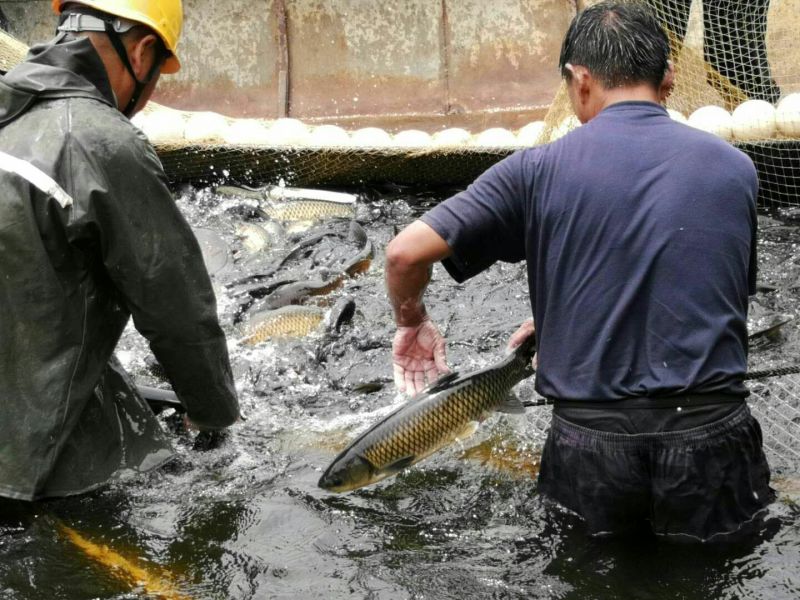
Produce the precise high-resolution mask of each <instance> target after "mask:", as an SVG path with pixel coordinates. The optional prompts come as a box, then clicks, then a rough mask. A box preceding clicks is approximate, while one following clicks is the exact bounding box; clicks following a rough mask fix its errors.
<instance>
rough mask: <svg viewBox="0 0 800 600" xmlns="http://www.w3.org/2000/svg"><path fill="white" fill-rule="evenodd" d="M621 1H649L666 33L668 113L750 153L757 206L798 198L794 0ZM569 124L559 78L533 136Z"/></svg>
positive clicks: (799, 14)
mask: <svg viewBox="0 0 800 600" xmlns="http://www.w3.org/2000/svg"><path fill="white" fill-rule="evenodd" d="M629 1H631V2H638V3H645V4H647V5H649V6H650V7H651V8H652V9H653V10H654V11H655V13H656V15H657V16H658V17H659V19H660V20H661V21H662V23H663V24H664V28H665V29H666V31H667V34H668V36H669V38H670V45H671V50H672V58H673V62H674V64H675V88H674V90H673V93H672V94H671V95H670V97H669V99H668V101H667V108H669V109H671V110H673V111H676V112H675V113H673V114H674V116H675V118H678V119H681V117H683V118H686V119H687V120H689V122H690V124H692V125H695V126H698V127H701V128H703V129H706V130H709V131H713V132H715V133H717V134H718V135H720V136H721V137H723V138H725V139H728V140H729V141H731V142H732V143H733V144H734V145H736V146H737V147H739V148H740V149H741V150H743V151H744V152H746V153H747V154H748V155H749V156H750V157H751V158H752V159H753V162H754V163H755V165H756V168H757V169H758V174H759V181H760V187H761V192H760V197H759V202H760V204H761V206H763V207H765V208H780V207H784V206H796V205H797V204H798V203H800V53H798V52H797V50H796V41H795V40H794V39H793V36H795V35H796V31H797V30H798V28H799V27H800V0H772V1H771V2H770V1H769V0H694V1H692V0H629ZM596 3H597V0H592V1H588V2H584V3H583V4H585V5H592V4H596ZM753 101H760V102H753ZM709 106H711V107H717V108H718V110H711V111H709V110H708V109H706V108H705V107H709ZM776 107H777V110H776ZM700 109H702V111H700ZM698 111H700V112H698ZM677 113H680V116H679V115H678V114H677ZM575 126H577V122H576V121H575V119H574V116H573V112H572V108H571V107H570V104H569V99H568V97H567V94H566V88H565V87H564V85H563V83H562V85H561V87H560V88H559V90H558V92H557V93H556V96H555V98H554V100H553V104H552V105H551V107H550V109H549V111H548V114H547V115H546V117H545V127H544V129H543V131H542V135H541V137H540V140H539V141H540V142H548V141H552V140H553V139H557V138H558V137H560V136H561V135H563V134H564V133H566V132H567V131H569V130H571V129H572V128H574V127H575ZM654 143H657V141H655V140H654Z"/></svg>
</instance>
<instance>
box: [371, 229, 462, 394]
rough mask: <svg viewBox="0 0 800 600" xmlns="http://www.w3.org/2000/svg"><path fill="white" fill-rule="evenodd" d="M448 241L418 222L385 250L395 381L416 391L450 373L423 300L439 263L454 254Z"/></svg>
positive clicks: (440, 342)
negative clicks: (395, 325) (392, 326)
mask: <svg viewBox="0 0 800 600" xmlns="http://www.w3.org/2000/svg"><path fill="white" fill-rule="evenodd" d="M450 254H451V250H450V247H449V246H448V245H447V242H445V241H444V239H442V238H441V236H439V234H438V233H436V232H435V231H434V230H433V229H431V228H430V227H429V226H428V225H426V224H425V223H423V222H422V221H415V222H413V223H412V224H411V225H409V226H408V227H406V228H405V229H404V230H403V231H401V232H400V233H399V234H398V235H397V237H395V238H394V239H393V240H392V241H391V242H390V243H389V246H388V247H387V248H386V289H387V292H388V295H389V301H390V302H391V305H392V309H393V310H394V318H395V322H396V323H397V333H396V334H395V337H394V342H393V344H392V359H393V362H394V379H395V384H396V385H397V387H398V389H399V390H400V391H401V392H407V393H409V394H414V393H416V392H419V391H420V390H422V389H423V388H424V387H425V384H426V383H430V382H432V381H434V380H435V379H436V378H437V377H438V376H439V375H441V374H443V373H446V372H447V371H448V368H447V363H446V360H445V343H444V338H443V337H442V335H441V333H439V330H438V328H437V327H436V325H435V324H434V323H433V321H431V320H430V318H429V317H428V314H427V311H426V310H425V304H424V302H423V295H424V293H425V288H426V287H427V285H428V282H429V281H430V277H431V267H432V266H433V264H434V263H435V262H438V261H440V260H442V259H443V258H446V257H448V256H450Z"/></svg>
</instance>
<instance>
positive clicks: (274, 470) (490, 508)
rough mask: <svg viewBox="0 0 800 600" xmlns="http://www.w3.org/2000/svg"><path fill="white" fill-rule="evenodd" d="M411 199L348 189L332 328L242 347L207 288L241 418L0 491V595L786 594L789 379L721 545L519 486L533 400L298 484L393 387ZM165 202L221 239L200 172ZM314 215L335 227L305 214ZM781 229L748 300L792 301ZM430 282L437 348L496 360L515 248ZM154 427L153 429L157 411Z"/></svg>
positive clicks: (127, 340) (519, 278)
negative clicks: (409, 459)
mask: <svg viewBox="0 0 800 600" xmlns="http://www.w3.org/2000/svg"><path fill="white" fill-rule="evenodd" d="M429 202H430V199H428V198H426V197H425V196H421V197H417V196H413V195H411V194H405V195H404V194H402V193H401V194H398V193H394V194H392V195H391V197H380V195H378V194H372V195H368V196H364V197H362V200H361V201H360V203H359V206H358V214H357V218H358V220H359V221H360V222H361V223H362V224H363V226H364V228H365V230H366V231H367V233H368V235H369V237H370V238H371V239H372V240H373V242H374V244H375V248H376V255H375V257H374V259H373V262H372V265H371V268H370V270H369V271H368V272H367V273H366V274H365V275H363V276H360V277H357V278H354V279H350V280H348V281H347V282H346V283H345V284H344V286H343V287H342V288H341V289H339V290H336V291H335V292H333V293H332V294H331V297H330V298H331V300H332V301H335V300H336V299H338V298H340V297H342V296H349V297H352V298H354V299H355V302H356V307H357V308H356V313H355V315H354V317H353V320H352V322H351V323H350V324H349V325H346V326H344V327H343V328H342V330H341V332H340V333H339V334H338V335H328V334H324V333H321V332H320V333H316V334H314V335H312V336H310V337H308V338H305V339H299V340H288V341H276V342H270V343H266V344H263V345H260V346H256V347H252V348H251V347H246V346H243V345H240V344H238V343H237V341H236V340H237V339H239V338H240V336H241V333H240V330H239V329H238V327H239V326H236V325H234V324H233V323H232V315H233V312H234V310H235V302H234V301H233V300H232V299H231V298H230V296H229V294H228V293H227V292H226V291H225V290H224V289H223V288H221V287H220V290H219V302H220V311H221V314H222V318H223V325H224V327H225V329H226V331H227V332H228V333H229V335H230V336H231V343H230V350H231V357H232V362H233V366H234V371H235V374H236V380H237V387H238V389H239V392H240V400H241V404H242V408H243V411H244V413H245V415H246V417H247V420H246V422H244V423H242V424H240V425H237V426H236V427H235V428H234V430H233V431H232V432H231V434H230V436H229V438H228V439H227V441H226V442H225V443H223V444H222V445H221V446H220V447H218V448H216V449H212V450H208V451H205V452H199V451H196V450H194V449H193V439H192V435H191V434H187V433H185V432H182V431H179V430H177V429H175V434H174V436H175V437H174V439H175V447H176V450H177V452H178V459H177V460H176V461H174V462H173V463H171V464H170V465H169V466H167V467H166V468H163V469H161V470H159V471H157V472H154V473H150V474H147V475H130V476H127V477H125V478H124V479H123V480H121V481H119V482H116V483H114V484H112V485H111V486H109V487H108V488H106V489H104V490H102V491H99V492H97V493H94V494H91V495H88V496H84V497H79V498H72V499H65V500H58V501H52V502H45V503H40V504H37V505H36V506H34V507H20V506H19V505H13V504H12V505H6V504H2V505H0V511H2V515H3V516H2V519H1V520H0V597H2V598H4V599H6V598H8V599H40V598H52V599H56V598H65V599H82V598H86V599H89V598H101V599H125V598H141V597H148V590H150V591H152V589H153V585H154V584H152V582H151V584H150V586H149V587H148V585H147V584H145V583H142V581H143V580H142V577H141V572H140V577H139V578H138V581H137V580H136V579H137V578H136V577H132V576H130V575H127V573H129V572H130V565H135V566H136V567H137V568H140V569H144V570H145V572H146V573H147V574H148V575H149V576H150V579H151V580H154V581H158V582H161V583H162V584H163V587H161V588H160V589H161V590H162V591H161V595H160V596H159V595H154V594H151V595H150V597H165V598H198V599H206V598H208V599H227V598H231V599H247V598H345V597H353V598H376V599H391V598H436V599H438V598H704V597H706V598H796V597H797V596H798V594H800V575H799V574H798V572H797V569H796V566H797V565H798V564H800V509H799V508H798V504H797V499H798V497H800V491H799V490H798V483H797V481H798V480H800V406H798V402H800V377H797V376H795V377H791V376H787V377H781V378H771V379H766V380H763V382H762V383H754V384H753V385H752V386H751V387H752V388H753V389H754V390H755V391H756V393H755V394H754V396H753V398H752V402H751V405H752V406H753V409H754V411H755V412H756V414H758V415H759V418H761V419H762V424H763V425H764V430H765V434H766V438H767V439H766V441H767V447H768V449H769V453H770V454H769V458H770V460H771V463H772V465H773V470H774V471H775V475H776V476H777V478H778V479H777V484H779V485H780V488H781V490H782V492H781V496H780V500H779V501H778V502H776V503H775V504H774V505H773V506H772V507H771V510H770V516H769V519H768V522H767V525H766V527H765V529H764V531H763V532H762V533H761V534H760V535H759V536H758V537H757V538H756V539H753V540H751V541H749V542H747V543H743V544H739V545H735V546H730V545H729V546H720V547H716V546H711V547H685V546H674V545H669V544H663V543H656V542H654V541H652V540H638V541H632V540H625V541H622V540H620V541H595V540H590V539H588V538H586V536H585V535H584V533H583V530H582V528H581V526H580V523H579V522H578V521H577V520H575V519H574V518H573V517H572V516H570V515H568V514H565V513H563V512H561V511H558V510H556V509H554V508H552V507H550V506H547V505H546V504H545V503H543V502H542V500H541V499H540V498H539V496H538V495H537V491H536V483H535V479H534V478H535V475H536V472H537V466H538V465H537V460H538V448H539V447H540V445H541V443H542V441H543V439H544V434H545V431H546V428H547V423H548V418H549V414H548V412H547V411H548V409H547V408H546V407H542V408H534V409H529V410H528V412H527V414H526V415H524V416H505V415H503V416H496V417H492V418H491V419H489V420H488V421H487V422H486V423H485V424H484V425H483V426H482V427H481V429H480V430H479V431H478V432H477V433H476V435H475V436H474V437H473V438H472V439H470V440H468V441H467V442H466V443H464V445H463V446H457V447H452V448H449V449H446V450H444V451H442V452H440V453H439V454H437V455H435V456H433V457H432V458H430V459H429V460H427V461H425V462H423V463H421V464H420V465H419V466H417V467H415V468H412V469H409V470H407V471H406V472H404V473H402V474H400V475H399V476H397V477H395V478H392V479H389V480H386V481H384V482H382V483H379V484H377V485H375V486H372V487H369V488H365V489H362V490H359V491H356V492H354V493H351V494H346V495H335V494H329V493H326V492H323V491H322V490H320V489H318V488H317V487H316V483H317V480H318V478H319V476H320V474H321V471H322V470H323V469H324V468H325V467H326V466H327V464H328V463H329V462H330V460H331V459H332V458H333V457H334V455H335V454H336V452H338V450H340V449H341V448H342V447H343V446H344V445H345V444H346V443H347V440H349V439H351V438H352V437H353V436H354V435H355V434H356V433H357V432H358V431H359V430H360V429H361V428H363V427H365V426H367V425H368V424H369V423H371V422H373V421H374V420H376V419H377V418H379V417H380V416H382V415H384V414H386V413H387V412H388V411H389V410H391V409H392V408H394V407H396V406H397V405H398V403H399V402H401V400H400V399H399V398H398V397H397V396H396V395H395V393H394V390H393V388H392V385H391V382H390V376H391V368H390V343H391V335H392V333H393V331H394V325H393V322H392V318H391V314H390V311H389V306H388V302H387V300H386V298H385V293H384V288H383V254H382V249H383V248H384V247H385V244H386V243H387V241H388V240H389V239H390V238H391V237H392V236H393V235H394V231H395V227H401V226H402V225H404V224H405V223H407V222H409V221H410V220H412V219H413V218H414V216H415V215H416V214H418V212H419V211H420V210H422V209H424V208H425V206H426V205H427V203H429ZM179 203H180V206H181V207H182V209H184V211H185V212H186V214H187V216H188V218H189V220H190V221H191V222H192V224H193V225H195V226H197V227H207V228H211V229H214V230H215V231H218V232H219V233H220V234H221V235H222V236H223V237H224V238H225V239H226V240H227V241H228V242H229V243H230V245H231V246H232V247H233V248H235V249H237V250H241V243H240V242H239V241H238V240H237V238H236V236H235V229H236V224H237V223H239V222H241V221H242V219H243V217H242V216H241V212H237V211H235V210H233V206H232V204H231V203H230V202H222V201H221V200H220V199H219V198H217V197H216V196H214V195H213V194H211V193H210V192H209V191H208V190H203V191H199V192H198V191H195V190H184V191H182V193H181V195H180V198H179ZM323 226H331V227H338V225H330V224H328V225H320V226H317V227H323ZM345 229H346V228H345ZM301 235H302V234H301ZM332 239H334V240H336V239H338V240H339V242H337V243H335V244H334V243H332V242H331V240H327V241H326V242H325V243H321V244H320V245H319V246H317V247H315V249H314V251H313V252H311V253H310V254H309V256H304V257H302V258H301V259H300V260H299V261H298V263H297V265H296V266H295V268H301V269H305V270H306V271H313V270H314V269H318V270H319V269H324V268H325V267H326V265H328V266H330V265H335V264H339V262H340V261H341V260H343V259H344V258H345V257H344V256H343V251H342V247H346V246H347V244H348V243H349V242H346V241H343V239H342V238H332ZM798 241H800V229H798V228H797V226H796V225H794V224H792V223H790V222H788V221H786V220H779V219H777V218H774V217H767V216H764V217H762V234H761V241H760V251H761V253H760V264H761V267H762V277H761V279H762V282H763V283H764V284H768V285H770V286H773V287H774V288H775V289H773V290H772V291H766V292H763V293H761V294H760V295H759V303H760V308H763V309H764V313H763V314H764V315H767V316H769V315H771V314H774V313H780V314H787V315H791V316H796V306H797V304H796V301H797V297H798V294H799V293H800V291H799V288H800V251H799V250H798V247H797V244H798ZM291 244H292V240H282V241H278V242H277V247H275V248H274V249H273V250H271V251H270V252H272V254H271V255H268V256H265V257H264V258H263V259H260V258H258V257H256V258H254V259H251V260H249V261H248V263H247V266H246V267H245V266H242V255H239V257H238V258H237V262H236V263H234V266H233V269H232V270H231V271H228V272H221V273H219V274H218V275H217V276H216V279H217V280H218V282H219V283H222V282H224V281H226V280H229V279H231V278H233V277H234V276H236V275H237V274H241V273H242V272H243V271H247V270H249V271H250V272H252V271H253V270H256V269H257V268H258V266H259V265H261V266H262V267H263V266H264V265H267V264H269V262H270V259H269V256H273V255H278V256H280V255H281V253H282V252H285V250H286V248H288V247H289V246H291ZM351 251H352V249H347V252H351ZM242 252H243V250H242ZM345 254H346V252H345ZM428 298H429V307H430V312H431V313H432V316H433V318H434V320H435V321H436V322H437V323H439V324H440V326H441V327H442V328H443V329H444V330H445V333H446V336H447V338H448V341H449V355H448V358H449V362H450V364H451V365H452V366H454V367H457V368H459V369H463V370H469V369H473V368H477V367H481V366H484V365H486V364H489V363H490V362H493V361H495V360H497V359H498V358H499V357H500V356H501V354H502V352H503V347H504V345H505V342H506V339H507V337H508V336H509V335H510V333H511V332H512V331H513V330H514V329H515V328H516V326H517V325H518V323H519V322H521V321H522V320H523V319H524V318H526V317H527V316H528V314H529V308H528V304H527V288H526V280H525V269H524V266H523V265H496V266H495V267H493V268H492V269H491V270H490V271H489V272H488V273H486V274H485V275H482V276H480V277H479V278H476V279H475V280H473V281H471V282H468V283H466V284H464V285H456V284H454V283H453V282H452V281H451V280H450V279H449V278H448V277H447V275H446V274H445V273H444V271H443V270H442V269H441V268H439V267H437V268H436V270H435V274H434V281H433V282H432V284H431V286H430V289H429V292H428ZM795 323H796V321H793V322H790V323H789V324H788V325H786V326H784V327H783V329H782V330H780V331H779V332H777V333H774V334H773V335H772V336H770V337H766V336H765V337H763V338H762V339H761V340H760V341H758V342H757V343H756V341H755V340H754V350H753V353H752V364H753V368H767V367H772V366H777V365H785V364H787V363H792V362H793V361H798V362H800V333H798V328H797V326H796V325H795ZM120 349H121V351H120V353H119V354H120V358H121V360H122V361H123V362H124V364H126V366H127V367H128V369H129V370H130V371H131V373H132V374H133V375H134V377H135V378H136V379H137V380H138V381H139V382H141V383H143V384H150V385H160V384H161V383H160V382H159V380H158V379H157V378H155V377H154V376H153V375H152V374H151V373H150V371H148V368H147V365H146V362H145V359H146V357H147V356H148V354H149V351H148V350H147V347H146V344H145V343H144V342H143V340H142V339H141V338H140V337H139V336H138V335H137V334H136V333H135V332H134V331H133V330H130V331H128V332H126V334H125V336H124V339H123V342H122V344H121V348H120ZM532 393H533V392H532V382H531V381H528V382H524V383H523V384H522V385H521V391H520V395H521V396H522V397H523V399H524V398H525V397H526V396H530V395H531V394H532ZM793 420H794V421H793ZM164 424H165V427H173V426H172V424H171V421H170V420H169V417H165V423H164ZM65 525H66V526H68V527H70V528H72V529H73V530H74V531H76V532H78V533H79V534H80V535H81V536H83V538H85V539H86V540H89V541H90V542H91V543H93V544H96V545H97V547H98V548H100V549H101V550H103V551H105V554H104V555H103V556H104V559H103V560H105V562H106V563H109V564H114V565H116V566H115V567H112V566H104V565H103V564H102V560H97V559H93V558H90V557H89V556H88V555H87V553H86V551H85V550H81V549H80V548H79V547H78V545H76V543H75V542H74V541H70V540H69V539H68V538H67V537H66V536H65V535H64V533H63V532H64V526H65ZM121 561H127V562H125V563H123V562H121ZM126 565H128V566H126ZM165 590H166V591H165Z"/></svg>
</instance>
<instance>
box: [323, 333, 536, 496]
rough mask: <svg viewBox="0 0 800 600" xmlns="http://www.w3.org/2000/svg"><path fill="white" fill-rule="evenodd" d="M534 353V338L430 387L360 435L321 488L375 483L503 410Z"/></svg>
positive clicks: (345, 488)
mask: <svg viewBox="0 0 800 600" xmlns="http://www.w3.org/2000/svg"><path fill="white" fill-rule="evenodd" d="M534 352H535V341H534V340H533V339H530V340H527V341H526V342H524V343H523V344H522V345H521V346H520V347H518V348H517V350H515V352H514V353H512V354H511V355H510V356H508V357H506V358H505V359H503V360H502V361H499V362H498V363H496V364H495V365H492V366H490V367H487V368H486V369H482V370H480V371H475V372H473V373H469V374H466V375H463V376H459V375H458V374H451V375H450V376H445V377H444V378H442V379H441V380H440V381H438V382H436V383H434V384H433V385H431V386H429V387H428V388H426V389H425V390H423V391H422V392H420V393H419V394H417V396H415V397H414V398H412V399H411V400H409V401H408V403H406V404H405V405H403V406H402V407H400V408H399V409H398V410H396V411H394V412H393V413H392V414H390V415H389V416H387V417H386V418H385V419H383V420H381V421H379V422H378V423H376V424H375V425H373V426H372V427H370V428H369V429H368V430H367V431H365V432H364V433H363V434H361V435H360V436H359V437H358V438H356V439H355V440H354V441H353V442H352V443H351V444H350V446H349V447H348V448H346V449H345V450H344V451H343V452H342V453H341V454H340V455H339V456H338V457H337V458H336V459H335V460H334V461H333V462H332V463H331V465H330V466H329V467H328V469H326V471H325V473H324V474H323V476H322V478H321V479H320V482H319V485H320V487H323V488H325V489H329V490H331V491H339V492H343V491H349V490H352V489H356V488H359V487H362V486H364V485H368V484H370V483H374V482H375V481H379V480H381V479H383V478H384V477H387V476H390V475H393V474H394V473H396V472H398V471H399V470H401V469H402V468H404V467H406V466H409V465H412V464H414V463H416V462H418V461H419V460H422V459H423V458H425V457H426V456H429V455H431V454H432V453H433V452H436V451H437V450H438V449H440V448H442V447H444V446H445V445H447V444H448V443H450V442H452V441H454V440H455V439H456V438H457V437H458V436H459V435H461V434H462V433H463V432H464V431H466V429H467V427H468V426H469V425H470V424H471V423H473V422H480V421H482V420H483V419H484V418H485V416H486V415H487V414H488V413H489V412H491V411H493V410H498V409H500V408H501V407H502V405H503V404H504V403H506V401H507V397H508V393H509V392H510V390H511V388H512V387H513V386H514V385H516V384H517V383H518V382H519V381H521V380H522V379H524V378H525V377H528V376H530V375H531V374H532V373H533V368H532V367H531V358H532V357H533V354H534ZM517 405H518V403H517ZM517 408H518V410H520V411H521V410H522V408H521V405H518V406H517Z"/></svg>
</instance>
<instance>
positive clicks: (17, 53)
mask: <svg viewBox="0 0 800 600" xmlns="http://www.w3.org/2000/svg"><path fill="white" fill-rule="evenodd" d="M27 53H28V46H26V45H25V44H24V43H23V42H20V41H19V40H18V39H16V38H15V37H12V36H10V35H8V34H7V33H6V32H5V31H3V30H2V29H0V72H3V73H6V72H8V71H10V70H11V68H12V67H14V65H16V64H18V63H20V62H22V60H23V59H24V58H25V55H26V54H27Z"/></svg>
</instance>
